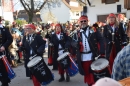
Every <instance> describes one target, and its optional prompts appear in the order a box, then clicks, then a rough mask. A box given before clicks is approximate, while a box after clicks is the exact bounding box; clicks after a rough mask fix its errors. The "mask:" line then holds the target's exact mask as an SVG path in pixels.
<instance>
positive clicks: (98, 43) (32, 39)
mask: <svg viewBox="0 0 130 86" xmlns="http://www.w3.org/2000/svg"><path fill="white" fill-rule="evenodd" d="M129 31H130V20H127V21H126V18H125V16H124V15H123V14H118V16H116V15H115V14H113V13H110V14H109V15H108V17H107V18H106V22H105V23H103V22H96V23H94V24H92V25H91V24H90V20H89V17H88V16H86V15H82V16H81V17H80V18H79V20H78V21H77V22H74V23H70V22H67V23H66V24H60V23H51V24H42V25H35V24H33V23H31V24H26V25H24V26H23V27H18V26H17V23H15V22H13V23H12V25H11V27H10V28H9V29H7V28H5V27H4V26H2V25H0V44H1V46H0V47H1V48H0V55H3V52H5V51H6V56H7V59H8V61H9V63H10V65H11V66H12V67H18V63H23V61H24V67H25V69H26V77H29V78H30V79H32V81H33V83H34V86H41V85H46V84H48V83H50V82H51V81H53V80H54V76H53V74H52V72H51V70H50V69H49V68H48V66H53V69H52V71H54V70H56V71H57V70H58V72H59V76H60V78H59V82H63V81H65V80H66V82H70V77H71V74H72V76H75V75H76V74H77V71H72V70H71V69H72V68H74V70H78V71H79V73H80V74H81V75H83V76H84V83H87V84H88V86H104V85H105V86H110V85H111V86H123V85H121V84H120V83H119V82H118V81H119V80H122V79H125V78H128V77H129V76H130V71H129V70H130V69H129V68H130V65H129V60H130V59H129V55H130V54H129V49H130V48H129V47H130V45H129V37H130V32H129ZM46 41H47V43H48V64H46V63H45V62H44V58H42V57H43V54H44V53H45V52H46V51H45V47H46ZM34 58H37V59H36V64H35V61H34V63H33V62H32V61H33V59H34ZM38 59H40V60H38ZM21 60H23V61H21ZM41 60H42V63H41V64H40V61H41ZM37 61H38V62H37ZM29 62H30V64H31V66H28V64H29ZM31 62H32V63H31ZM38 63H39V64H40V66H39V65H37V64H38ZM107 63H108V64H107ZM43 64H44V65H43ZM35 65H37V66H36V67H35ZM41 65H42V66H41ZM92 65H93V66H92ZM4 66H5V65H4V62H3V61H2V60H1V59H0V81H1V83H2V86H9V84H8V83H10V81H11V79H10V78H9V77H8V73H7V72H6V67H4ZM30 67H32V69H31V68H30ZM33 67H34V68H33ZM37 67H41V68H42V72H40V73H41V74H39V75H38V74H37V73H38V71H36V69H37ZM39 70H40V69H39ZM43 70H44V71H43ZM43 72H44V73H43ZM65 73H66V77H65V76H64V74H65ZM103 77H108V78H103ZM43 82H44V83H43Z"/></svg>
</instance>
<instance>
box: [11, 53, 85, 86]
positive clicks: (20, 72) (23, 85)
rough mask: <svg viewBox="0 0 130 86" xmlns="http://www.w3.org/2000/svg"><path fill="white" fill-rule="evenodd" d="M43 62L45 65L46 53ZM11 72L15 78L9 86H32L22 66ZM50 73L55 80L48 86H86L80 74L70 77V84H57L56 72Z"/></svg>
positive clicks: (57, 75)
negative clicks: (13, 72)
mask: <svg viewBox="0 0 130 86" xmlns="http://www.w3.org/2000/svg"><path fill="white" fill-rule="evenodd" d="M44 60H45V62H46V63H47V52H46V53H45V55H44ZM49 68H50V69H51V70H52V66H49ZM13 70H14V71H15V73H16V77H15V78H14V79H12V80H11V83H10V84H9V86H33V82H32V80H30V79H29V78H28V77H26V75H25V68H24V65H19V66H18V67H17V68H13ZM52 73H54V77H55V78H54V81H52V83H50V84H49V85H48V86H87V84H85V83H84V82H83V78H84V77H83V76H82V75H80V74H77V75H75V76H74V77H71V78H70V82H66V81H64V82H58V79H59V78H60V76H59V74H58V71H52Z"/></svg>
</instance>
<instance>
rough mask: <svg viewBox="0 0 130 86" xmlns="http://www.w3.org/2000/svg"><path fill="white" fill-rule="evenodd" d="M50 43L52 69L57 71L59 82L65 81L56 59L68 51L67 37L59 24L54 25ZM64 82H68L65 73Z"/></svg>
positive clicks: (61, 68) (68, 79)
mask: <svg viewBox="0 0 130 86" xmlns="http://www.w3.org/2000/svg"><path fill="white" fill-rule="evenodd" d="M51 43H52V44H53V47H54V49H53V55H52V57H53V68H55V69H57V68H58V71H59V74H60V76H61V77H60V79H59V82H62V81H64V80H65V78H64V68H63V67H62V66H61V65H60V64H59V63H58V61H57V58H58V56H60V55H62V54H63V51H64V52H65V51H67V50H68V43H69V42H68V37H67V35H66V34H65V33H64V32H63V30H62V26H61V25H60V24H56V25H55V34H53V35H52V38H51ZM66 81H67V82H69V81H70V78H69V75H68V73H67V71H66Z"/></svg>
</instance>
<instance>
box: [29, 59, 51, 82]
mask: <svg viewBox="0 0 130 86" xmlns="http://www.w3.org/2000/svg"><path fill="white" fill-rule="evenodd" d="M29 69H30V71H31V73H32V74H33V75H34V76H35V77H36V79H37V80H38V81H39V82H40V83H47V82H51V81H52V80H54V77H53V75H52V73H51V71H50V69H49V68H48V67H47V65H46V63H45V62H44V60H43V59H42V60H41V61H40V62H39V63H37V64H36V65H34V66H33V67H30V68H29Z"/></svg>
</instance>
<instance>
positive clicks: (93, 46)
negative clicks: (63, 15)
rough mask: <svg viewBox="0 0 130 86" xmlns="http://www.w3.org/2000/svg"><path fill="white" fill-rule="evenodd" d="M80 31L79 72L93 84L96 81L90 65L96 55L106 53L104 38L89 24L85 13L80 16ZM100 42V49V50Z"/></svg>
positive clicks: (77, 38)
mask: <svg viewBox="0 0 130 86" xmlns="http://www.w3.org/2000/svg"><path fill="white" fill-rule="evenodd" d="M78 22H79V26H80V28H81V29H80V31H79V32H78V33H77V35H78V37H76V36H75V40H77V42H78V43H77V44H78V45H77V46H78V47H77V48H76V57H77V63H78V67H79V72H80V74H81V75H83V76H84V83H87V84H88V86H91V85H92V84H93V83H94V78H93V74H92V72H91V71H90V65H91V63H92V61H93V60H95V57H97V56H98V55H104V51H105V50H104V40H103V37H102V36H101V34H100V32H99V31H96V32H94V30H93V29H92V28H91V27H90V26H89V25H88V17H87V16H85V15H83V16H81V17H80V18H79V21H78ZM98 43H99V44H100V50H98Z"/></svg>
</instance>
